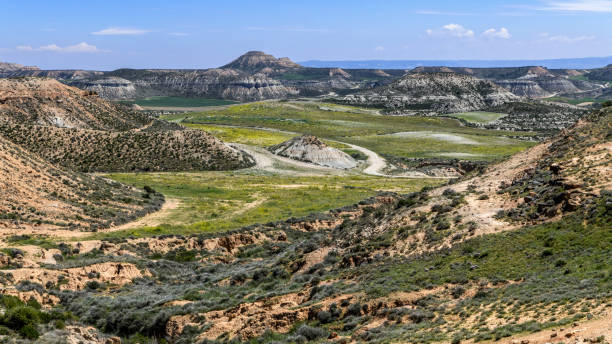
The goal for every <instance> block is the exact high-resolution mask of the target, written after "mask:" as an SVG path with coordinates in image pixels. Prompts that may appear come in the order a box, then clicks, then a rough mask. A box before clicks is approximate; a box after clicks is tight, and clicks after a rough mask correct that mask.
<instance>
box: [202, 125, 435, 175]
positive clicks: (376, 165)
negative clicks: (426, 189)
mask: <svg viewBox="0 0 612 344" xmlns="http://www.w3.org/2000/svg"><path fill="white" fill-rule="evenodd" d="M214 125H216V126H220V127H228V128H243V129H258V130H265V131H270V132H276V133H283V134H289V135H296V136H297V135H302V134H301V133H297V132H293V131H287V130H280V129H274V128H265V127H250V126H239V125H222V124H214ZM325 140H328V141H332V142H336V143H339V144H343V145H346V146H348V147H351V148H352V149H354V150H357V151H360V152H361V153H363V154H365V155H366V156H367V157H368V160H367V166H366V168H365V169H364V170H363V171H362V172H363V173H364V174H369V175H372V176H379V177H387V178H431V177H430V176H427V175H425V174H422V173H420V174H419V173H417V174H414V175H412V174H410V175H397V176H395V175H389V174H384V173H382V172H381V171H382V170H384V169H385V168H386V167H387V165H388V164H387V161H386V160H385V159H383V158H382V157H381V156H380V155H378V153H376V152H374V151H372V150H369V149H367V148H365V147H361V146H357V145H354V144H350V143H346V142H342V141H338V140H330V139H325ZM230 145H232V146H234V147H237V148H239V149H242V150H244V151H246V152H247V153H249V154H251V155H252V156H253V157H254V158H255V161H256V162H257V166H258V167H260V168H262V169H264V170H267V169H268V168H269V166H271V165H270V164H273V163H272V161H271V160H280V161H282V162H285V163H288V164H293V165H297V166H300V167H302V168H315V169H324V170H337V169H333V168H329V167H323V166H319V165H314V164H308V163H304V162H301V161H296V160H293V159H288V158H283V157H279V156H276V155H274V154H272V153H269V152H268V151H265V152H262V151H261V148H259V147H254V146H248V145H243V144H238V143H230ZM243 147H244V148H243Z"/></svg>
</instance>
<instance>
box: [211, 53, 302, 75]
mask: <svg viewBox="0 0 612 344" xmlns="http://www.w3.org/2000/svg"><path fill="white" fill-rule="evenodd" d="M221 68H231V69H238V70H242V71H248V72H253V71H258V70H261V69H264V68H271V69H273V70H276V69H296V68H303V67H302V66H300V65H299V64H297V63H295V62H293V61H291V60H290V59H289V58H288V57H281V58H278V59H277V58H276V57H274V56H272V55H268V54H266V53H264V52H262V51H249V52H247V53H246V54H244V55H242V56H240V57H238V58H237V59H235V60H234V61H232V62H230V63H228V64H226V65H225V66H223V67H221Z"/></svg>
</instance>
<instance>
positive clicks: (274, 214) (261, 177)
mask: <svg viewBox="0 0 612 344" xmlns="http://www.w3.org/2000/svg"><path fill="white" fill-rule="evenodd" d="M107 177H109V178H111V179H113V180H116V181H119V182H122V183H126V184H129V185H133V186H136V187H139V188H143V187H144V186H145V185H147V186H150V187H152V188H153V189H155V190H156V191H158V192H161V193H163V194H164V195H165V196H166V198H172V199H177V200H178V201H179V206H178V207H177V208H176V209H173V210H170V211H169V213H168V214H167V216H166V217H165V218H164V219H163V220H162V224H161V225H159V226H156V227H151V228H134V229H129V230H122V231H116V232H111V233H99V234H96V235H94V236H95V237H96V238H103V237H125V236H151V235H160V234H170V233H171V234H192V233H203V232H216V231H226V230H231V229H237V228H240V227H244V226H248V225H252V224H255V223H265V222H270V221H277V220H283V219H287V218H290V217H300V216H306V215H308V214H311V213H315V212H321V211H327V210H330V209H334V208H339V207H342V206H346V205H350V204H354V203H356V202H359V201H361V200H363V199H365V198H367V197H370V196H373V195H376V194H377V193H378V192H379V191H394V192H399V193H408V192H413V191H417V190H420V189H421V188H422V187H424V186H430V185H438V184H440V183H443V182H444V180H440V179H437V180H434V179H407V178H402V179H390V178H381V177H374V176H365V175H350V176H307V177H293V176H291V175H285V174H268V173H264V172H258V171H253V170H243V171H234V172H193V173H137V174H136V173H117V174H109V175H107Z"/></svg>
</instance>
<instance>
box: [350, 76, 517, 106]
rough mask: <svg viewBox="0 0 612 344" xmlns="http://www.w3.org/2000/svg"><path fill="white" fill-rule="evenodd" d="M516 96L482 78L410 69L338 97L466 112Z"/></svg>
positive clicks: (360, 102)
mask: <svg viewBox="0 0 612 344" xmlns="http://www.w3.org/2000/svg"><path fill="white" fill-rule="evenodd" d="M517 99H518V97H517V96H515V95H514V94H512V93H510V92H509V91H506V90H505V89H503V88H501V87H499V86H497V85H495V84H494V83H492V82H490V81H486V80H481V79H477V78H474V77H472V76H467V75H462V74H456V73H452V72H451V73H411V74H406V75H405V76H403V77H401V78H400V79H398V80H396V81H394V82H393V83H391V84H389V85H387V86H383V87H380V88H377V89H374V90H372V91H365V92H363V93H358V94H352V95H347V96H345V97H343V98H340V99H339V100H340V101H341V102H343V103H347V104H353V105H364V106H372V107H382V108H386V109H388V110H390V111H398V112H401V111H422V112H440V113H451V112H466V111H474V110H483V109H486V108H488V107H492V106H498V105H502V104H504V103H507V102H511V101H515V100H517Z"/></svg>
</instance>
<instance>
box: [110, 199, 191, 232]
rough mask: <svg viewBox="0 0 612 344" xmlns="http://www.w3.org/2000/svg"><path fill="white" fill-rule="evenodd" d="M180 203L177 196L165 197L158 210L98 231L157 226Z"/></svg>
mask: <svg viewBox="0 0 612 344" xmlns="http://www.w3.org/2000/svg"><path fill="white" fill-rule="evenodd" d="M180 204H181V200H179V199H177V198H167V199H166V202H164V205H163V206H162V207H161V209H160V210H158V211H156V212H154V213H150V214H148V215H145V216H144V217H141V218H140V219H138V220H136V221H132V222H128V223H125V224H123V225H120V226H115V227H111V228H107V229H102V230H100V232H114V231H120V230H124V229H130V228H136V227H153V226H158V225H160V224H162V221H163V220H164V219H165V218H166V217H167V216H168V214H169V213H170V212H172V211H173V210H174V209H177V208H178V207H179V205H180Z"/></svg>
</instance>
